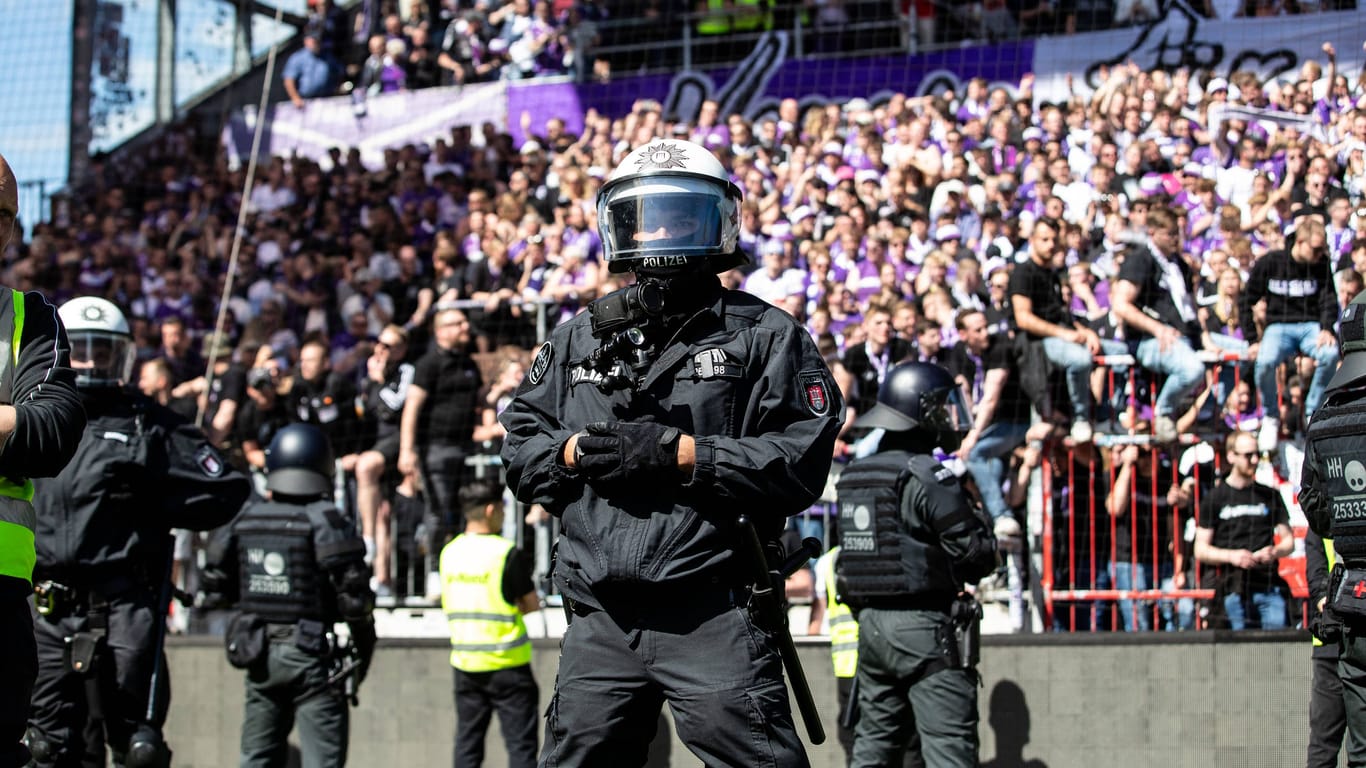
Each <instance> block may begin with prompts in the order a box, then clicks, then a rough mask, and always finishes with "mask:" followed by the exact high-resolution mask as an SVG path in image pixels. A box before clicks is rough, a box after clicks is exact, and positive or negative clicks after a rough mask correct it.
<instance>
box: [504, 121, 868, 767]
mask: <svg viewBox="0 0 1366 768" xmlns="http://www.w3.org/2000/svg"><path fill="white" fill-rule="evenodd" d="M739 203H740V191H739V189H737V188H736V187H735V185H734V184H733V183H731V182H730V180H729V178H728V176H727V174H726V171H725V169H724V168H723V167H722V165H721V164H720V163H719V162H718V161H717V160H716V159H715V158H714V157H713V156H712V155H711V154H710V153H709V152H707V150H706V149H704V148H702V147H700V146H698V145H696V144H692V143H690V142H686V141H677V140H669V139H664V140H661V141H658V142H655V143H652V144H649V145H646V146H642V147H640V148H637V149H636V150H634V151H633V152H632V153H631V154H630V155H629V156H628V157H627V158H626V159H625V161H623V163H622V164H621V166H620V167H619V168H618V169H617V170H616V171H615V172H614V173H613V174H612V177H611V178H610V179H609V180H608V182H607V183H606V184H605V185H604V186H603V189H602V191H601V194H600V196H599V200H598V222H599V227H600V229H601V233H602V239H603V252H604V256H605V258H606V260H607V263H608V266H609V268H610V269H612V270H613V271H615V272H622V271H626V270H631V271H633V272H635V275H636V280H637V282H636V284H635V285H633V286H630V287H628V288H626V289H623V290H622V291H618V292H615V293H613V294H609V296H607V297H604V298H603V299H599V300H598V301H596V302H594V303H593V304H592V305H591V306H590V311H589V312H585V313H582V314H580V315H578V316H577V317H575V318H574V319H572V320H570V321H569V322H567V323H565V324H563V325H560V326H559V327H557V328H556V329H555V331H554V332H553V333H552V335H551V339H550V341H549V342H547V343H546V344H544V345H543V346H542V347H541V348H540V350H539V351H538V352H537V354H536V357H535V359H534V361H533V363H532V366H531V369H530V370H529V372H528V375H527V378H526V381H525V382H523V385H522V387H521V389H520V391H519V392H518V394H517V396H516V397H515V398H514V400H513V402H512V404H511V405H510V406H509V407H508V408H507V409H506V410H505V411H504V412H503V414H502V416H501V420H502V423H503V426H504V427H506V429H507V433H508V434H507V437H506V439H505V441H504V444H503V451H502V457H503V462H504V464H505V465H506V466H507V470H508V483H509V485H510V486H511V487H512V489H513V490H514V491H515V492H516V494H517V497H518V498H519V499H521V500H522V501H524V502H527V503H539V504H543V505H545V507H546V508H547V509H548V510H550V511H551V513H552V514H555V515H557V516H559V517H560V520H561V525H562V531H563V533H562V535H561V537H560V540H559V545H558V558H557V562H556V565H555V571H554V578H555V582H556V584H557V585H558V587H559V589H560V591H561V592H562V593H563V594H564V596H565V598H566V600H567V605H568V606H569V608H570V610H571V612H572V616H571V625H570V627H569V630H568V632H567V633H566V635H565V638H564V643H563V646H562V654H561V658H560V668H559V676H558V679H557V681H556V690H555V697H554V702H553V703H552V704H551V706H550V709H549V711H548V716H547V724H546V738H545V747H544V750H543V752H542V755H541V764H542V765H545V766H556V765H632V764H636V765H639V764H643V763H644V761H645V759H646V749H647V746H648V744H649V742H650V739H651V737H652V736H653V734H654V732H655V721H656V719H657V717H658V715H659V710H660V707H661V706H662V704H663V703H664V702H666V701H667V702H668V703H669V705H670V707H671V709H672V711H673V716H674V723H675V725H676V727H677V733H678V736H679V738H680V739H681V740H682V741H683V743H684V744H686V745H687V746H688V747H689V749H691V750H692V751H693V752H694V753H695V754H696V755H697V756H699V757H701V758H702V759H703V760H704V761H705V762H706V763H707V764H708V765H735V766H754V765H777V766H784V767H786V766H802V765H807V760H806V755H805V752H804V750H803V748H802V745H801V742H800V741H799V740H798V738H797V733H796V730H795V727H794V723H793V718H792V714H791V711H790V708H789V703H788V696H787V692H786V691H785V690H784V684H783V677H782V669H781V665H780V659H779V653H778V652H777V650H776V646H775V642H774V639H773V636H772V635H771V634H770V631H769V630H771V629H772V628H763V627H757V626H756V625H755V623H754V622H753V621H752V619H751V616H750V614H749V613H748V611H747V610H746V604H747V601H748V595H747V594H746V592H745V576H744V574H746V573H747V572H748V570H749V566H750V565H751V563H750V561H749V560H748V558H749V555H748V554H747V551H746V550H744V549H743V548H742V546H743V545H742V543H741V538H740V535H739V531H737V526H736V520H737V518H738V516H739V515H740V514H741V513H748V514H750V515H752V516H753V517H754V518H756V520H755V522H756V528H757V529H758V533H759V536H760V538H762V539H764V540H767V541H772V540H776V539H777V537H778V536H779V534H780V533H781V530H782V527H783V524H784V522H785V518H786V517H787V516H789V515H793V514H796V513H798V512H800V511H802V510H803V509H806V508H807V507H808V506H809V505H810V504H811V503H813V502H814V501H815V500H816V499H817V498H818V497H819V496H820V493H821V490H822V488H823V486H824V484H825V480H826V473H827V472H828V471H829V466H830V458H831V454H832V449H833V447H834V441H835V436H836V435H837V434H838V433H839V430H840V427H841V424H840V422H841V414H842V413H843V411H844V405H843V403H842V402H841V400H840V395H839V390H838V389H837V388H836V387H835V386H834V385H833V384H832V383H831V378H830V373H829V371H828V369H827V368H826V366H825V363H824V362H823V361H822V360H821V357H820V355H819V353H818V352H817V351H816V346H815V344H814V343H813V342H812V340H811V337H810V336H809V335H808V334H807V333H806V332H805V331H804V330H803V329H802V328H801V326H800V325H798V324H797V323H796V322H795V321H793V319H792V318H791V317H790V316H789V315H787V314H785V313H784V312H782V311H781V310H779V309H777V308H775V307H773V306H771V305H769V304H767V303H765V302H763V301H761V300H759V299H756V298H754V297H752V296H750V295H748V294H745V293H741V292H736V291H727V290H724V289H723V288H722V286H721V284H720V280H719V279H718V278H717V276H716V274H717V273H718V272H722V271H725V270H727V269H730V268H731V267H733V266H735V265H736V264H737V263H740V261H742V260H743V256H742V255H740V254H739V252H738V250H737V240H738V216H737V208H738V206H739Z"/></svg>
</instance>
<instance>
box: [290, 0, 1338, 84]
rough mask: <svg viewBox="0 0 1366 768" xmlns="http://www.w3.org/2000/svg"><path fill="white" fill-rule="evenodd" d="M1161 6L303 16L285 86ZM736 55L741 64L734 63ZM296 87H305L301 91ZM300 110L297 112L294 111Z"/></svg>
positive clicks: (588, 62) (411, 79) (433, 2)
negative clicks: (790, 36) (777, 36)
mask: <svg viewBox="0 0 1366 768" xmlns="http://www.w3.org/2000/svg"><path fill="white" fill-rule="evenodd" d="M1161 5H1162V4H1161V3H1160V2H1159V0H1009V1H1008V2H1007V0H996V1H995V2H990V1H988V2H961V3H960V2H955V3H946V2H936V0H900V1H899V2H887V1H886V0H699V2H695V3H693V4H687V3H679V4H671V3H665V2H660V0H534V1H533V0H510V1H509V2H490V1H489V0H477V2H456V0H406V1H404V0H365V2H362V3H360V4H359V8H358V9H356V11H355V12H354V13H353V14H352V15H348V14H347V13H346V12H344V11H343V10H342V9H341V8H340V7H338V6H337V5H336V3H335V2H334V0H315V1H314V2H310V3H309V6H310V10H309V19H308V24H307V26H306V27H305V32H306V33H307V34H308V35H309V36H310V37H311V39H312V42H311V43H310V44H309V45H308V46H306V47H305V48H304V50H301V51H299V52H298V53H297V54H295V61H294V62H293V64H292V65H291V66H289V67H286V69H285V70H284V71H283V72H282V76H283V78H284V79H285V80H286V82H288V81H290V80H293V82H294V86H295V87H296V88H297V91H298V92H299V94H300V98H308V97H313V96H326V95H334V94H336V93H337V92H338V89H339V88H340V89H342V90H349V91H351V92H352V93H353V94H354V96H355V98H357V99H358V100H359V99H361V98H362V97H365V96H369V95H373V94H378V93H389V92H394V91H400V90H413V89H418V88H426V87H430V86H435V85H459V84H464V83H474V82H484V81H490V80H498V79H507V80H519V79H525V78H531V77H541V76H551V75H567V76H571V77H574V78H576V79H579V80H585V79H590V78H591V79H599V80H603V79H607V78H609V77H610V76H611V73H612V72H614V71H616V72H626V71H636V70H638V69H640V68H650V69H667V68H672V67H677V66H678V65H679V64H680V63H681V62H682V61H683V60H684V59H683V53H682V50H681V48H682V46H683V45H685V43H684V42H683V41H684V40H685V35H684V27H685V26H686V27H688V31H689V33H690V37H691V41H692V42H691V43H687V45H689V46H690V51H689V56H690V58H689V60H690V61H691V62H693V63H694V64H700V63H705V62H707V61H711V60H718V61H719V60H733V59H734V58H735V55H736V52H737V51H743V50H745V48H746V46H747V45H748V41H746V40H743V39H736V38H734V36H735V35H741V36H743V35H753V34H754V33H758V32H762V31H764V30H769V29H782V30H789V31H797V30H803V32H802V35H803V37H804V38H805V40H806V42H805V43H804V46H805V48H806V49H807V50H811V51H814V52H817V53H826V54H837V53H850V52H854V51H860V50H862V51H867V50H873V49H882V50H886V49H895V48H905V47H908V46H911V45H916V44H919V45H944V44H954V43H960V42H963V41H972V40H1004V39H1011V38H1018V37H1034V36H1041V35H1056V34H1073V33H1076V32H1088V31H1094V30H1103V29H1109V28H1114V27H1123V26H1130V25H1135V24H1145V23H1150V22H1154V21H1157V20H1158V19H1160V18H1161V17H1162V14H1163V11H1162V8H1161ZM1190 6H1191V7H1192V9H1193V10H1194V11H1195V12H1196V13H1199V14H1203V15H1204V16H1205V17H1208V18H1211V19H1231V18H1237V17H1258V16H1278V15H1286V14H1305V13H1318V12H1321V11H1330V10H1344V9H1348V8H1355V7H1356V0H1195V1H1194V2H1192V3H1190ZM740 55H743V54H742V53H741V54H740ZM301 78H302V79H301ZM296 103H299V100H298V99H296Z"/></svg>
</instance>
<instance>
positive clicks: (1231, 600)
mask: <svg viewBox="0 0 1366 768" xmlns="http://www.w3.org/2000/svg"><path fill="white" fill-rule="evenodd" d="M1248 608H1252V609H1253V610H1255V611H1256V613H1257V621H1258V623H1259V624H1260V625H1261V628H1262V629H1284V628H1285V598H1284V597H1283V596H1282V595H1281V591H1280V590H1279V589H1268V590H1266V591H1265V592H1251V593H1249V594H1247V595H1242V594H1237V593H1235V594H1231V595H1224V613H1226V614H1228V623H1229V626H1230V627H1232V628H1233V629H1247V616H1248V610H1247V609H1248Z"/></svg>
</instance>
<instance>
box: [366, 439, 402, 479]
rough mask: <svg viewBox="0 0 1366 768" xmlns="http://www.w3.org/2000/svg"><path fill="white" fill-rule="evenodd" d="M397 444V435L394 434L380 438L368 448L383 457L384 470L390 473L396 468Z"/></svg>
mask: <svg viewBox="0 0 1366 768" xmlns="http://www.w3.org/2000/svg"><path fill="white" fill-rule="evenodd" d="M398 443H399V434H398V433H397V432H395V433H394V434H392V435H389V436H388V437H381V438H380V439H379V440H377V441H375V444H374V445H372V446H370V450H372V451H374V452H376V453H378V454H379V455H381V456H383V457H384V469H385V470H386V471H391V470H394V469H397V468H398Z"/></svg>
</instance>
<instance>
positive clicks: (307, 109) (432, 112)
mask: <svg viewBox="0 0 1366 768" xmlns="http://www.w3.org/2000/svg"><path fill="white" fill-rule="evenodd" d="M361 106H363V107H364V108H363V109H360V108H359V107H361ZM266 119H267V120H268V121H269V122H268V123H267V125H266V129H265V134H264V135H263V136H262V140H261V155H262V157H263V158H264V157H269V156H271V155H278V156H282V157H288V156H290V155H293V154H298V155H299V156H301V157H310V158H313V159H314V160H321V159H322V158H324V157H325V156H326V155H327V150H329V149H331V148H332V147H340V148H341V150H342V154H343V155H345V154H346V151H347V150H348V149H349V148H351V147H357V148H359V149H360V153H361V161H362V162H363V163H364V164H365V166H366V167H367V168H379V167H381V166H382V165H383V164H384V150H386V149H393V148H397V147H402V146H403V145H405V144H426V143H431V142H432V141H433V140H434V139H436V138H438V137H446V138H449V137H450V130H451V127H452V126H456V125H470V126H474V131H473V133H474V136H475V137H476V140H482V133H481V131H480V130H479V126H481V125H483V124H484V123H486V122H487V123H493V125H494V127H495V128H497V130H498V131H499V132H503V131H505V130H507V86H506V85H505V84H504V83H502V82H493V83H479V84H475V85H466V86H450V87H447V88H426V89H423V90H420V91H402V92H399V93H386V94H381V95H378V96H371V97H370V98H369V99H367V100H365V101H364V102H360V103H359V104H358V103H353V102H352V100H351V97H350V96H334V97H332V98H327V99H310V100H308V101H305V102H304V106H303V109H299V108H298V107H295V106H294V105H293V104H292V103H291V102H289V101H282V102H279V103H276V104H274V105H272V106H271V107H270V108H269V109H268V110H267V112H266ZM255 128H256V108H255V107H254V106H249V107H246V108H244V109H243V110H242V111H241V112H238V113H237V114H235V115H233V116H232V119H231V120H229V121H228V125H227V127H225V128H224V129H223V144H224V145H225V146H226V147H227V150H228V158H229V160H230V161H231V162H232V163H234V164H237V163H244V162H245V160H246V158H247V156H248V155H249V154H251V138H252V132H253V131H254V130H255Z"/></svg>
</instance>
